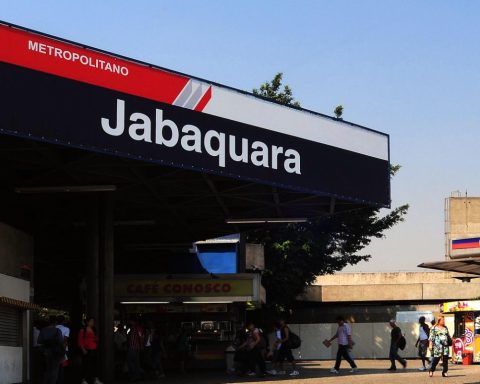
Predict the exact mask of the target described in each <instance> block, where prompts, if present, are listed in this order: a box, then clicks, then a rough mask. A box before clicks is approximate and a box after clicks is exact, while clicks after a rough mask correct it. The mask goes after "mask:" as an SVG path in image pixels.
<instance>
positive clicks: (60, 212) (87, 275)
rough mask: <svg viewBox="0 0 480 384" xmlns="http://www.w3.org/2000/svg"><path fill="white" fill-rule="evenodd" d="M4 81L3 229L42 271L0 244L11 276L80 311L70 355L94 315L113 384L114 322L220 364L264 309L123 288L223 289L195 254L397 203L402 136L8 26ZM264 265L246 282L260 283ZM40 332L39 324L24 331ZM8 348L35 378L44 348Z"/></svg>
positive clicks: (0, 117)
mask: <svg viewBox="0 0 480 384" xmlns="http://www.w3.org/2000/svg"><path fill="white" fill-rule="evenodd" d="M59 52H61V55H60V53H59ZM60 56H61V57H60ZM90 62H91V63H97V64H98V63H100V62H103V63H109V64H110V65H111V68H112V69H113V68H120V69H119V70H118V71H114V70H112V71H108V70H106V69H105V68H107V67H106V64H104V65H103V67H102V66H100V64H98V65H93V66H92V65H86V64H85V63H87V64H88V63H90ZM114 64H115V65H116V66H117V67H113V65H114ZM0 84H1V87H0V89H1V91H0V105H1V108H0V169H1V173H2V176H3V177H2V178H1V180H0V183H1V188H0V194H1V197H2V199H1V201H2V209H1V210H0V221H1V222H2V223H4V224H5V225H6V226H9V227H12V228H14V229H15V230H16V231H19V232H21V233H23V234H25V235H26V236H27V237H28V238H29V239H31V241H32V244H33V246H32V247H31V250H27V252H29V255H30V256H31V260H32V262H31V264H30V265H29V263H24V262H20V261H19V260H20V258H19V254H18V252H16V251H15V250H18V249H20V244H19V241H17V240H15V241H13V240H12V241H10V240H11V239H10V240H9V239H7V238H6V237H5V236H3V237H2V236H0V241H3V242H4V243H3V244H0V246H2V248H3V249H6V245H5V242H9V241H10V243H9V245H12V244H13V246H12V247H10V248H9V249H13V250H14V251H12V252H10V253H8V255H5V258H4V260H7V261H8V263H10V264H9V265H8V268H6V267H4V266H3V265H0V279H2V281H3V279H7V278H6V277H4V276H6V275H7V274H8V275H9V277H11V276H14V277H15V278H16V279H20V280H22V281H24V282H26V283H28V285H29V287H30V288H31V290H30V292H31V295H30V296H31V297H30V301H31V302H32V303H35V304H37V305H38V306H40V307H41V308H54V309H61V310H64V311H66V312H68V313H69V314H70V318H71V324H70V325H71V328H72V337H71V340H72V350H74V349H75V348H76V347H75V340H76V335H77V333H78V330H79V329H80V327H81V324H82V320H83V319H84V318H85V316H86V315H87V314H88V315H89V316H94V317H95V318H96V319H97V324H98V334H99V341H100V342H99V352H100V353H99V354H100V355H101V356H102V359H101V360H100V363H101V367H102V378H103V380H104V381H105V382H106V383H111V382H113V370H114V363H113V357H114V356H113V351H112V348H111V345H112V344H111V341H112V340H113V332H114V325H115V324H118V322H120V321H124V320H125V318H126V317H127V316H128V315H129V314H131V313H136V314H139V315H140V314H141V315H142V316H150V317H151V318H152V320H155V321H157V320H158V321H160V322H162V321H163V322H164V323H165V322H166V323H168V324H170V320H172V322H173V323H174V324H175V325H176V326H178V325H180V327H182V326H183V327H184V328H188V329H189V330H190V331H191V332H192V334H193V333H194V334H195V338H196V348H197V349H196V351H197V352H198V353H197V357H198V359H199V360H202V359H204V360H208V359H210V358H211V356H212V354H213V355H215V354H217V352H212V348H211V345H212V343H213V344H214V345H220V344H222V343H224V342H226V341H229V340H230V339H231V337H232V332H234V331H235V329H234V328H235V327H236V325H237V324H239V323H240V322H241V320H242V319H241V317H242V316H241V313H242V311H243V310H244V308H245V306H246V305H250V304H249V303H250V302H257V303H261V302H262V300H264V297H265V296H264V293H262V292H261V289H260V288H261V286H260V285H258V284H257V286H256V287H257V289H256V290H255V289H253V286H252V291H251V292H250V293H251V294H245V295H237V296H233V294H232V292H233V291H229V292H225V291H222V289H224V286H223V285H222V286H220V288H219V289H220V291H221V292H214V293H215V294H220V296H215V295H214V296H212V295H210V294H209V295H207V296H205V293H206V289H207V288H206V286H204V291H203V293H202V295H203V296H200V295H197V296H195V295H194V294H188V295H187V294H185V291H182V290H183V289H184V287H185V286H187V287H188V283H187V282H182V283H181V285H180V290H181V291H182V292H175V291H174V289H173V288H172V287H170V288H171V289H172V291H171V295H170V296H168V297H167V296H164V297H163V298H162V297H159V295H158V294H157V293H155V294H154V295H152V294H149V295H143V297H138V294H139V292H133V293H132V294H131V295H127V296H126V297H125V296H122V295H117V294H116V292H115V289H116V286H115V279H116V278H117V276H124V275H129V276H131V275H134V276H137V278H138V276H140V277H139V278H140V279H144V278H145V276H146V275H149V276H152V275H153V276H156V277H154V280H157V283H163V282H165V281H167V280H175V279H180V277H179V276H180V275H181V276H185V275H191V276H190V278H193V277H192V276H193V275H195V277H194V278H195V279H197V278H200V279H205V278H206V279H211V280H222V279H223V278H224V277H223V276H221V275H220V274H215V273H209V272H208V269H206V268H205V267H204V266H203V265H201V263H200V264H199V263H198V259H196V258H195V257H196V256H195V255H194V254H192V252H191V248H192V244H193V243H195V242H198V241H201V240H206V239H212V238H217V237H219V236H224V235H228V234H232V233H237V234H238V233H245V232H248V230H250V229H252V228H256V227H258V226H264V225H285V223H288V222H289V221H290V220H293V221H297V222H298V221H299V220H300V221H301V220H308V219H309V218H312V217H318V216H322V215H331V214H334V213H335V212H339V211H345V210H352V209H356V208H361V207H364V206H367V205H374V206H382V207H386V206H389V204H390V189H389V188H390V174H389V171H390V164H389V151H388V146H389V138H388V135H385V134H383V133H380V132H377V131H373V130H370V129H367V128H364V127H361V126H358V125H355V124H352V123H347V122H344V121H340V120H336V119H333V118H330V117H327V116H323V115H320V114H317V113H314V112H312V111H305V110H301V109H296V108H290V107H285V106H282V105H278V104H275V103H272V102H268V101H266V100H264V99H261V98H258V97H255V96H254V95H251V94H248V93H245V92H242V91H238V90H234V89H231V88H229V87H225V86H221V85H218V84H213V83H211V82H208V81H205V80H202V79H197V78H194V77H191V76H187V75H184V74H179V73H176V72H173V71H168V70H165V69H163V68H159V67H154V66H152V65H147V64H145V63H141V62H137V61H134V60H131V59H126V58H123V57H120V56H116V55H113V54H110V53H106V52H103V51H99V50H96V49H94V48H86V47H85V46H84V45H79V44H76V43H72V42H69V41H65V40H62V39H59V38H52V37H51V36H45V35H42V34H41V33H38V32H34V31H28V30H25V29H23V28H21V27H17V26H12V25H8V24H1V23H0ZM0 235H1V234H0ZM19 238H20V237H19ZM213 264H215V259H213ZM11 266H13V267H12V268H13V269H11V268H10V267H11ZM250 267H251V268H252V269H254V268H253V267H252V266H250ZM250 267H249V266H247V265H245V264H243V267H239V268H238V269H237V270H235V271H234V273H233V275H237V274H238V276H237V277H238V278H240V275H242V274H245V273H247V274H252V276H251V277H250V281H251V282H252V284H253V282H255V281H257V282H259V281H260V278H261V277H260V274H259V273H258V272H255V273H253V270H249V268H250ZM25 271H28V273H26V272H25ZM199 274H200V275H204V276H202V277H198V276H197V275H199ZM160 275H161V278H159V277H158V276H160ZM225 279H226V280H227V282H228V279H231V277H225ZM158 280H159V281H158ZM233 280H235V276H234V277H233ZM208 284H214V285H213V286H210V289H213V290H214V291H215V290H216V289H217V287H218V286H217V285H215V284H216V283H214V282H210V281H209V282H208ZM200 285H202V284H200ZM0 286H1V284H0ZM162 286H163V287H165V285H162ZM2 287H3V286H2ZM212 287H213V288H212ZM175 289H178V288H175ZM188 289H190V288H188ZM192 289H193V290H195V287H194V288H192ZM225 289H227V288H225ZM27 291H28V289H27ZM10 292H11V291H8V292H7V291H2V290H0V296H5V297H7V296H8V295H11V293H10ZM135 294H137V297H136V296H135ZM267 294H268V293H267ZM262 295H263V296H262ZM152 297H154V298H152ZM199 297H200V298H201V300H200V299H199ZM7 298H8V297H7ZM117 298H118V299H119V300H117ZM131 299H136V300H135V301H137V303H128V304H126V302H128V301H133V300H131ZM147 299H148V300H147ZM147 301H156V302H165V304H161V303H154V304H147V303H146V302H147ZM7 302H11V301H8V300H7ZM167 302H168V304H167ZM205 302H206V303H205ZM34 307H35V308H36V306H34ZM26 308H27V307H26ZM28 308H30V307H28ZM32 308H33V307H32ZM30 314H31V315H32V317H33V313H32V312H31V311H30ZM207 314H208V315H207ZM26 318H27V317H26ZM31 329H32V323H31V322H25V325H24V329H23V331H22V332H23V333H24V334H25V335H30V334H31ZM32 335H33V334H32ZM192 339H193V336H192ZM0 347H2V348H7V349H8V351H11V352H12V354H10V355H8V356H14V357H12V359H17V360H16V364H19V366H21V367H23V368H22V369H21V370H19V371H18V372H16V373H15V375H16V376H12V377H16V378H17V379H15V380H18V381H24V380H28V378H29V377H30V376H29V375H31V374H30V373H29V372H30V369H31V364H30V362H31V361H30V360H31V359H30V360H29V358H23V359H22V358H21V355H22V354H21V352H22V350H23V351H26V352H25V354H24V355H25V356H27V355H29V353H30V352H28V351H30V349H31V348H33V343H32V340H31V338H30V339H29V338H28V337H27V338H24V339H22V340H20V339H18V340H17V341H16V342H15V346H10V345H8V346H4V345H1V341H0ZM11 348H13V349H11ZM222 348H223V345H222ZM2 350H3V349H2ZM18 352H20V353H18ZM27 352H28V353H27ZM4 356H7V355H6V354H2V355H1V356H0V359H2V358H4ZM15 356H17V357H15ZM18 356H20V357H18ZM0 363H1V362H0ZM0 375H1V373H0Z"/></svg>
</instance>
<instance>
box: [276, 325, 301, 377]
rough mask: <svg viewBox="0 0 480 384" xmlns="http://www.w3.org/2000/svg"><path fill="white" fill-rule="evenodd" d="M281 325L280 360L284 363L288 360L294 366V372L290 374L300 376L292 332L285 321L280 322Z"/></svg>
mask: <svg viewBox="0 0 480 384" xmlns="http://www.w3.org/2000/svg"><path fill="white" fill-rule="evenodd" d="M279 325H280V336H281V339H280V340H278V343H279V344H280V348H279V350H278V359H279V360H280V361H281V362H282V363H283V361H285V360H287V361H288V362H289V363H290V364H292V372H290V376H292V377H293V376H298V375H299V374H300V372H298V370H297V365H296V362H295V359H294V358H293V354H292V345H291V336H292V331H290V328H289V327H288V325H287V323H286V322H285V320H283V319H280V320H279Z"/></svg>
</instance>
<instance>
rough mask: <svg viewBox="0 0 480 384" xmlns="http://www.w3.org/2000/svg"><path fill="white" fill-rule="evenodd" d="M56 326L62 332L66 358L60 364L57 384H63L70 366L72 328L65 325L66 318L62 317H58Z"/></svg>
mask: <svg viewBox="0 0 480 384" xmlns="http://www.w3.org/2000/svg"><path fill="white" fill-rule="evenodd" d="M56 324H57V325H56V328H57V329H59V330H60V332H62V336H63V345H64V348H65V356H64V358H63V361H62V362H61V363H60V368H59V370H58V379H57V384H63V383H64V382H65V368H66V367H67V366H68V339H69V338H70V328H68V327H67V326H66V325H65V317H64V316H61V315H60V316H57V320H56Z"/></svg>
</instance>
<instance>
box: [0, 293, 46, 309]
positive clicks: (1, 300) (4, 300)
mask: <svg viewBox="0 0 480 384" xmlns="http://www.w3.org/2000/svg"><path fill="white" fill-rule="evenodd" d="M0 304H3V305H8V306H9V307H15V308H20V309H24V310H37V311H38V310H40V306H39V305H37V304H34V303H29V302H27V301H23V300H17V299H12V298H10V297H5V296H0Z"/></svg>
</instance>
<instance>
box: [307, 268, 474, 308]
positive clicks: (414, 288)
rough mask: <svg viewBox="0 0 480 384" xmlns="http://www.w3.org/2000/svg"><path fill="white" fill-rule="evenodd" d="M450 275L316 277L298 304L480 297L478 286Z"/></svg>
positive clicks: (404, 274)
mask: <svg viewBox="0 0 480 384" xmlns="http://www.w3.org/2000/svg"><path fill="white" fill-rule="evenodd" d="M459 275H461V274H459V273H452V272H387V273H339V274H336V275H329V276H320V277H318V278H317V280H316V282H315V285H314V286H312V287H309V288H307V290H306V292H305V294H303V295H302V296H301V297H299V300H301V301H311V302H323V303H334V302H335V303H338V302H371V301H384V302H392V301H397V302H398V301H410V302H422V301H449V300H463V299H471V298H472V297H479V296H480V282H477V280H472V282H470V283H463V282H461V281H460V280H458V279H454V278H453V276H459Z"/></svg>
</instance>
